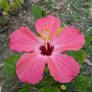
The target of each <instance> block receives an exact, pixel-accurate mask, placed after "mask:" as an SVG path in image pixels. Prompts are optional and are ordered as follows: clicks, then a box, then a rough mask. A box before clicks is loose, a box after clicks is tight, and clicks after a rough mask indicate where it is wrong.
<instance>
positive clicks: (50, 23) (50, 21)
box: [35, 15, 60, 38]
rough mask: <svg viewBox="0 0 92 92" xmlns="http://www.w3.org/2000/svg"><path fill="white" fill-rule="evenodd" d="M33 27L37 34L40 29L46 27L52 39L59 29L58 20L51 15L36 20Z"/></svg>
mask: <svg viewBox="0 0 92 92" xmlns="http://www.w3.org/2000/svg"><path fill="white" fill-rule="evenodd" d="M35 26H36V29H37V32H38V33H40V32H41V31H42V28H44V27H47V28H48V29H49V31H50V32H51V36H52V38H53V37H55V35H56V32H57V31H58V28H59V27H60V20H59V19H58V18H56V17H54V16H52V15H48V16H47V17H46V18H44V17H42V18H41V19H38V20H37V21H36V24H35ZM44 31H45V30H44Z"/></svg>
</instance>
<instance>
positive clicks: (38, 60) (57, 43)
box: [9, 15, 85, 84]
mask: <svg viewBox="0 0 92 92" xmlns="http://www.w3.org/2000/svg"><path fill="white" fill-rule="evenodd" d="M35 26H36V30H37V32H38V33H39V34H40V37H38V36H36V35H35V34H33V33H32V32H31V31H30V30H29V29H28V28H26V27H21V28H19V29H17V30H16V31H15V32H13V33H12V34H11V35H10V42H9V46H10V48H11V49H12V50H14V51H17V52H25V53H24V55H23V56H22V57H21V58H20V59H19V61H18V62H17V64H16V73H17V76H18V78H19V79H20V80H21V81H22V82H25V83H30V84H35V83H38V82H39V81H40V80H41V79H42V77H43V72H44V69H45V65H46V64H47V65H48V69H49V71H50V74H51V75H52V77H53V78H54V79H55V80H56V81H59V82H61V83H66V82H70V81H71V80H72V79H74V77H75V76H77V75H78V73H79V64H78V63H77V62H76V61H75V60H74V58H73V57H72V56H68V55H66V54H63V53H62V52H65V51H69V50H79V49H80V48H82V47H83V45H84V43H85V38H84V34H83V33H80V32H79V30H78V29H76V28H74V27H64V28H63V29H60V20H59V19H58V18H56V17H54V16H52V15H48V16H47V17H46V18H44V17H42V18H40V19H38V20H37V21H36V24H35ZM58 30H62V31H61V32H60V33H59V34H58Z"/></svg>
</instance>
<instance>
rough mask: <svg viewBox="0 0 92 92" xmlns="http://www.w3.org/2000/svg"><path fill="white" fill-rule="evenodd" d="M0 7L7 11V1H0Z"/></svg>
mask: <svg viewBox="0 0 92 92" xmlns="http://www.w3.org/2000/svg"><path fill="white" fill-rule="evenodd" d="M0 7H1V8H4V9H7V8H8V7H9V4H8V0H0Z"/></svg>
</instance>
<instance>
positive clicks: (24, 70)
mask: <svg viewBox="0 0 92 92" xmlns="http://www.w3.org/2000/svg"><path fill="white" fill-rule="evenodd" d="M45 63H46V62H45V60H44V58H42V57H39V56H38V55H36V54H35V53H25V54H24V55H23V56H22V57H21V58H20V59H19V61H18V63H17V65H16V72H17V76H18V77H19V79H20V80H21V81H22V82H25V83H30V84H35V83H38V82H39V81H40V80H41V79H42V77H43V71H44V68H45Z"/></svg>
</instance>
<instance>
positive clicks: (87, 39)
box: [85, 35, 92, 43]
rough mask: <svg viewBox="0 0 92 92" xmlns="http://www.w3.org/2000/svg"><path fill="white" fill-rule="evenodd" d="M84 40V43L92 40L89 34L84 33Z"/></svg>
mask: <svg viewBox="0 0 92 92" xmlns="http://www.w3.org/2000/svg"><path fill="white" fill-rule="evenodd" d="M85 40H86V43H88V42H90V41H92V36H91V35H86V37H85Z"/></svg>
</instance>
